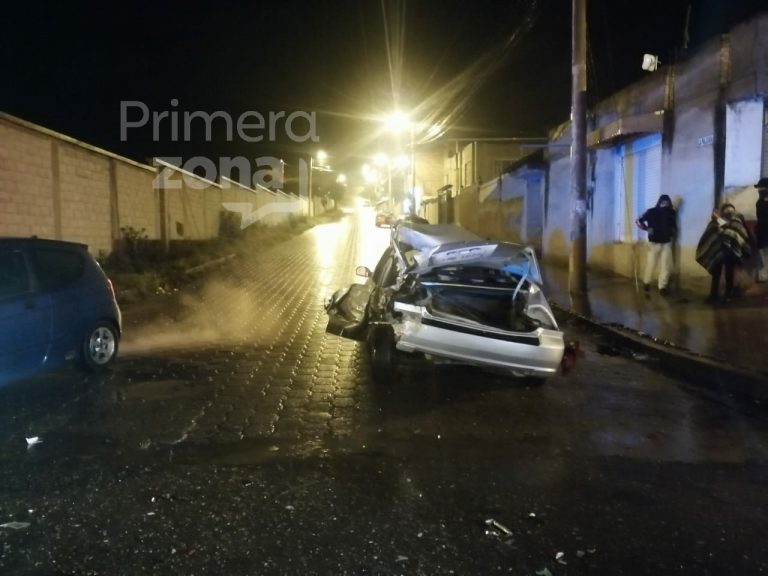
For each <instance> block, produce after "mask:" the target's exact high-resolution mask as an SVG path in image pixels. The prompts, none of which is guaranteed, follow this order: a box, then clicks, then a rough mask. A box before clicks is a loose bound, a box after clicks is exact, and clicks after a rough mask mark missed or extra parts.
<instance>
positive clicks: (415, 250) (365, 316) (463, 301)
mask: <svg viewBox="0 0 768 576" xmlns="http://www.w3.org/2000/svg"><path fill="white" fill-rule="evenodd" d="M356 274H357V275H359V276H363V277H366V278H367V280H366V282H365V284H353V285H352V286H350V287H349V288H348V289H346V290H339V291H337V292H336V293H335V294H334V295H333V296H332V297H331V299H330V300H329V301H328V302H327V304H326V311H327V312H328V316H329V320H328V327H327V332H329V333H332V334H336V335H338V336H343V337H346V338H352V339H355V340H360V341H365V342H367V344H368V349H369V353H370V358H371V363H372V369H373V376H374V379H375V380H377V381H380V382H385V381H389V380H391V378H392V376H393V370H394V368H395V363H396V357H397V352H398V351H399V352H401V353H422V354H424V356H425V357H426V358H428V359H430V360H433V361H435V362H446V363H457V364H465V365H474V366H481V367H485V368H491V369H497V370H498V369H501V370H504V371H505V372H508V373H510V374H512V375H514V376H521V377H528V378H533V379H537V380H543V379H546V378H547V377H549V376H552V375H554V374H555V373H557V372H558V370H559V369H560V365H561V362H562V360H563V354H564V350H565V344H564V337H563V333H562V332H561V331H560V329H559V328H558V325H557V322H556V320H555V317H554V316H553V314H552V310H551V309H550V307H549V304H548V303H547V300H546V298H545V297H544V294H543V292H542V289H541V285H542V278H541V272H540V269H539V266H538V262H537V260H536V255H535V253H534V251H533V249H532V248H531V247H528V246H522V245H519V244H511V243H507V242H495V241H488V240H484V239H482V238H480V237H479V236H476V235H475V234H472V233H471V232H469V231H467V230H464V229H463V228H460V227H458V226H455V225H452V224H434V225H431V224H416V223H409V222H405V223H400V224H398V225H396V226H395V227H394V228H393V229H392V234H391V241H390V245H389V247H388V248H387V249H386V250H385V252H384V254H383V255H382V257H381V259H380V260H379V263H378V265H377V266H376V269H375V270H373V271H370V270H368V269H367V268H365V267H362V266H360V267H358V268H357V270H356Z"/></svg>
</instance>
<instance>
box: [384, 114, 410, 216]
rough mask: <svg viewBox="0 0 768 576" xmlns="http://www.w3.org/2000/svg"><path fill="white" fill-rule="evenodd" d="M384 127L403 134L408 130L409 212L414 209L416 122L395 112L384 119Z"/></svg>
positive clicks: (405, 115)
mask: <svg viewBox="0 0 768 576" xmlns="http://www.w3.org/2000/svg"><path fill="white" fill-rule="evenodd" d="M384 125H385V126H386V127H387V129H388V130H390V131H391V132H396V133H400V132H405V130H409V132H410V136H411V193H410V200H411V201H410V211H411V213H414V212H415V209H416V122H414V121H412V120H411V119H410V118H409V117H408V115H407V114H405V113H404V112H401V111H399V110H396V111H394V112H392V113H391V114H390V115H389V116H387V117H386V118H385V119H384Z"/></svg>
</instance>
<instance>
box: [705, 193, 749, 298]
mask: <svg viewBox="0 0 768 576" xmlns="http://www.w3.org/2000/svg"><path fill="white" fill-rule="evenodd" d="M750 254H751V248H750V236H749V231H748V230H747V226H746V224H745V223H744V217H743V216H742V215H741V214H739V213H738V212H736V207H735V206H734V205H733V204H729V203H727V202H726V203H725V204H723V205H722V206H721V207H720V210H719V211H718V210H715V211H713V212H712V217H711V218H710V221H709V224H707V228H706V229H705V230H704V234H702V236H701V239H700V240H699V244H698V246H697V247H696V262H698V263H699V264H701V265H702V266H704V268H706V269H707V272H709V273H710V274H711V275H712V283H711V284H710V288H709V297H708V298H707V302H713V303H714V302H717V301H718V295H719V291H720V276H721V275H722V272H723V269H725V295H724V301H725V302H730V301H731V298H733V272H734V269H735V268H736V265H737V264H741V263H742V262H743V261H744V260H746V259H747V258H749V256H750Z"/></svg>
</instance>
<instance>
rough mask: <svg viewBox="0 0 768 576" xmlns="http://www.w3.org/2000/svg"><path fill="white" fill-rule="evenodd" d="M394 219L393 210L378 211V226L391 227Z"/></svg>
mask: <svg viewBox="0 0 768 576" xmlns="http://www.w3.org/2000/svg"><path fill="white" fill-rule="evenodd" d="M393 221H394V216H392V213H391V212H377V213H376V227H377V228H389V227H390V226H391V225H392V222H393Z"/></svg>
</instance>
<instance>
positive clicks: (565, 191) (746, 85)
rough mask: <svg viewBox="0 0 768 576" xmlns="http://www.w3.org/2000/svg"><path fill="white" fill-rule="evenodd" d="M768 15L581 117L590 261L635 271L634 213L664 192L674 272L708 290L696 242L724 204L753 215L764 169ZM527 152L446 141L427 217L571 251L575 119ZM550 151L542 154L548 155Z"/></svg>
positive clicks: (638, 261)
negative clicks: (674, 220)
mask: <svg viewBox="0 0 768 576" xmlns="http://www.w3.org/2000/svg"><path fill="white" fill-rule="evenodd" d="M766 95H768V13H765V14H762V15H759V16H757V17H755V18H753V19H752V20H750V21H748V22H745V23H743V24H740V25H738V26H736V27H734V28H733V29H731V31H730V32H729V33H728V34H726V35H722V36H719V37H717V38H714V39H712V40H711V41H710V42H709V43H707V44H704V45H703V46H702V48H701V49H700V50H698V51H697V52H696V53H695V54H692V55H691V56H690V57H688V58H687V59H686V60H684V61H681V62H676V63H674V64H671V65H669V66H666V67H661V68H659V69H657V70H656V71H655V72H652V73H650V74H649V75H648V76H646V77H645V78H644V79H643V80H641V81H639V82H636V83H635V84H633V85H631V86H629V87H627V88H626V89H624V90H622V91H620V92H618V93H617V94H615V95H614V96H612V97H611V98H608V99H606V100H603V101H602V102H600V103H599V104H598V105H597V106H595V107H594V108H593V109H592V110H591V111H590V113H589V117H588V130H589V132H588V137H587V140H588V147H589V153H588V160H589V161H588V168H587V259H588V265H589V266H590V267H591V268H593V269H601V270H604V271H609V272H614V273H618V274H621V275H625V276H630V277H631V276H634V275H635V274H641V273H642V270H643V266H644V263H645V251H646V247H647V241H646V236H645V233H643V232H642V231H641V230H639V229H638V228H637V227H636V225H635V220H636V219H637V218H638V216H640V215H641V214H642V213H643V212H644V211H645V210H646V209H647V208H649V207H651V206H653V205H655V204H656V202H657V200H658V198H659V195H661V194H669V195H670V196H671V197H672V199H673V202H674V203H675V205H676V207H677V209H678V227H679V235H678V238H677V242H676V247H675V268H676V277H675V280H674V281H676V282H677V283H678V285H679V286H681V287H685V288H690V289H694V290H701V289H703V288H704V287H705V286H706V284H707V283H708V281H709V276H708V275H707V273H706V271H705V270H704V269H703V268H702V267H701V266H699V265H698V264H697V263H696V260H695V253H696V245H697V243H698V240H699V238H700V236H701V234H702V232H703V230H704V228H705V227H706V225H707V223H708V222H709V219H710V216H711V213H712V210H713V209H714V208H715V207H717V206H720V205H721V204H722V203H723V202H725V201H728V202H731V203H733V204H735V205H736V207H737V209H738V210H739V211H740V212H742V213H743V214H744V215H745V217H746V219H747V220H748V222H749V221H750V220H754V218H755V201H756V199H757V194H756V191H755V189H754V187H753V185H754V184H755V183H756V182H757V181H758V179H759V178H760V177H761V176H765V175H768V107H767V106H766ZM548 140H549V141H548V143H547V145H546V147H542V148H540V149H539V152H533V153H532V152H531V150H532V149H534V150H535V149H536V147H535V146H534V147H533V148H531V147H529V146H528V145H525V144H521V143H520V142H514V141H513V142H507V143H503V144H501V143H499V144H497V145H494V143H489V142H483V141H480V140H478V141H460V140H455V141H448V142H447V143H446V144H445V146H446V148H445V153H444V165H443V186H442V187H441V188H440V189H439V190H438V193H437V194H436V195H434V197H433V198H430V199H428V200H429V201H428V202H427V203H426V204H425V206H424V210H423V213H425V214H427V215H428V217H429V219H430V221H433V222H437V221H439V222H457V223H459V224H461V225H462V226H464V227H466V228H469V229H470V230H472V231H474V232H476V233H478V234H480V235H482V236H485V237H490V238H499V239H504V240H510V241H517V242H526V243H529V244H532V245H534V246H536V247H537V248H538V249H539V250H540V252H541V254H542V255H543V256H544V257H545V258H546V259H547V260H548V261H554V262H557V261H560V262H561V263H563V264H565V263H566V262H567V261H568V256H569V253H570V245H571V242H570V222H571V209H572V199H571V185H570V171H571V160H570V145H571V133H570V123H565V124H562V125H561V126H559V127H557V128H555V129H553V130H552V131H551V132H550V135H549V139H548ZM543 148H546V152H544V151H543Z"/></svg>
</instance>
